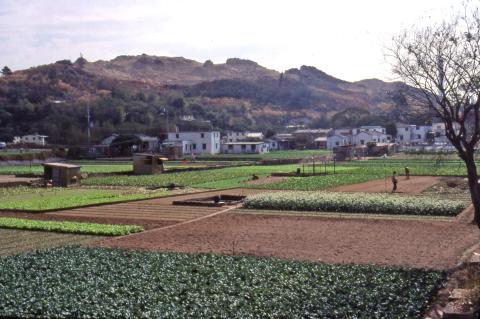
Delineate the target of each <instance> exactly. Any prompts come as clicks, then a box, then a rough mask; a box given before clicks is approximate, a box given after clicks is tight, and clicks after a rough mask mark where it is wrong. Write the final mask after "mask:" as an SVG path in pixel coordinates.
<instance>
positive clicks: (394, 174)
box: [392, 171, 398, 193]
mask: <svg viewBox="0 0 480 319" xmlns="http://www.w3.org/2000/svg"><path fill="white" fill-rule="evenodd" d="M397 183H398V180H397V172H396V171H393V175H392V184H393V189H392V193H395V191H396V190H397Z"/></svg>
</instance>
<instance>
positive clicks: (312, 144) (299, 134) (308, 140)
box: [292, 129, 331, 149]
mask: <svg viewBox="0 0 480 319" xmlns="http://www.w3.org/2000/svg"><path fill="white" fill-rule="evenodd" d="M330 131H331V130H330V129H301V130H296V131H295V132H293V133H292V135H293V137H294V139H295V147H296V148H297V149H316V148H318V142H319V141H315V140H316V139H317V138H319V137H325V138H326V137H327V135H328V133H329V132H330ZM325 141H326V140H325ZM325 143H326V142H325ZM325 146H326V145H325Z"/></svg>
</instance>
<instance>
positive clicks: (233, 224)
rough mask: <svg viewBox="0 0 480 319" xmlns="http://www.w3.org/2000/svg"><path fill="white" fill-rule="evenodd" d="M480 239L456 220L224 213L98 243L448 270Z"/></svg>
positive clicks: (141, 247) (469, 225)
mask: <svg viewBox="0 0 480 319" xmlns="http://www.w3.org/2000/svg"><path fill="white" fill-rule="evenodd" d="M479 239H480V238H479V236H478V228H476V227H475V226H473V225H471V224H470V223H468V222H463V221H460V220H458V219H456V220H454V221H450V222H448V221H431V220H428V221H418V220H375V219H342V218H332V217H308V216H275V215H268V216H262V215H243V214H236V213H225V214H220V215H217V216H214V217H211V218H206V219H203V220H200V221H197V222H193V223H189V224H183V225H178V226H173V227H169V228H165V229H161V228H160V229H154V230H151V231H147V232H145V233H141V234H133V235H128V236H124V237H119V238H114V239H106V240H103V241H102V242H101V243H99V244H100V245H101V246H107V247H121V248H131V249H138V248H139V249H147V250H161V251H178V252H190V253H198V252H213V253H220V254H240V255H256V256H275V257H279V258H286V259H297V260H310V261H319V262H325V263H356V264H380V265H396V266H410V267H427V268H435V269H448V268H451V267H453V266H455V265H456V264H457V263H458V262H459V261H460V258H461V256H462V254H464V252H465V251H466V250H467V249H469V248H470V247H472V246H473V245H475V244H478V243H479Z"/></svg>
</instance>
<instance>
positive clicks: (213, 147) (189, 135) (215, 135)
mask: <svg viewBox="0 0 480 319" xmlns="http://www.w3.org/2000/svg"><path fill="white" fill-rule="evenodd" d="M163 144H164V145H178V146H180V145H181V149H182V154H184V155H185V154H192V153H194V154H218V153H220V132H217V131H213V132H173V133H172V132H169V133H168V139H167V140H166V141H164V143H163Z"/></svg>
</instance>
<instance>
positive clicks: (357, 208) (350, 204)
mask: <svg viewBox="0 0 480 319" xmlns="http://www.w3.org/2000/svg"><path fill="white" fill-rule="evenodd" d="M244 206H245V207H246V208H253V209H274V210H294V211H295V210H297V211H320V212H322V211H324V212H344V213H366V214H368V213H371V214H394V215H430V216H455V215H457V214H458V213H459V212H461V211H462V210H463V209H464V207H465V202H463V201H454V200H439V199H434V198H428V197H417V196H399V195H392V194H366V193H333V192H278V193H263V194H258V195H253V196H249V197H247V199H246V200H245V202H244Z"/></svg>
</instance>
